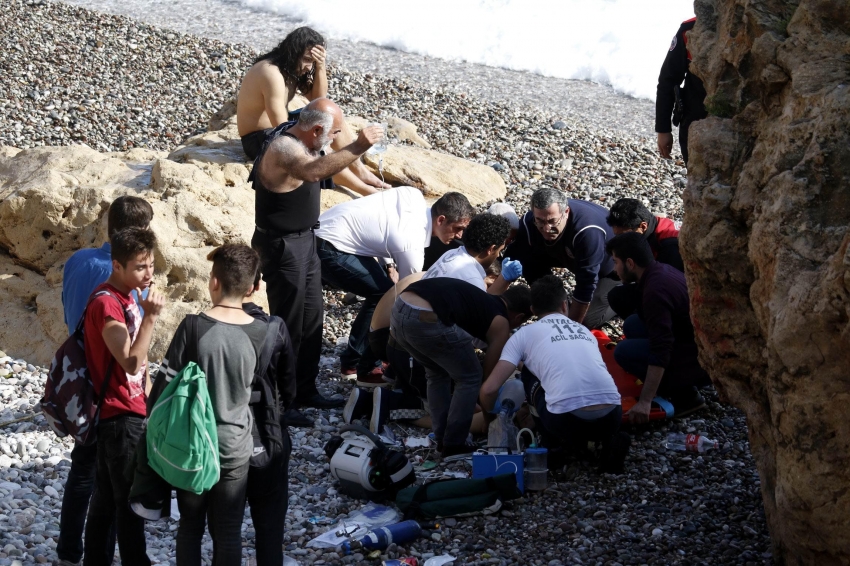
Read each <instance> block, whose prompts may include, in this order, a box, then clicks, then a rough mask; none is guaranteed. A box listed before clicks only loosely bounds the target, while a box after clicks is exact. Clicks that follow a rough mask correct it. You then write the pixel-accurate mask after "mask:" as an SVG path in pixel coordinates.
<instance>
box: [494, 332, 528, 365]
mask: <svg viewBox="0 0 850 566" xmlns="http://www.w3.org/2000/svg"><path fill="white" fill-rule="evenodd" d="M526 334H528V333H527V332H523V331H522V329H521V330H520V331H519V332H514V335H513V336H511V337H510V338H508V341H507V343H506V344H505V347H504V348H502V355H501V356H499V361H502V360H504V361H506V362H509V363H511V364H513V365H515V366H519V363H520V362H524V361H525V335H526Z"/></svg>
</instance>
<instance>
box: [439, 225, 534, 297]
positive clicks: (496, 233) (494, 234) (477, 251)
mask: <svg viewBox="0 0 850 566" xmlns="http://www.w3.org/2000/svg"><path fill="white" fill-rule="evenodd" d="M510 230H511V226H510V223H509V221H508V220H507V219H506V218H504V217H503V216H497V215H495V214H489V213H484V214H479V215H477V216H476V217H475V218H473V219H472V220H471V221H470V222H469V226H467V227H466V230H464V232H463V245H462V246H461V247H459V248H456V249H454V250H449V251H447V252H446V253H444V254H443V255H442V256H441V257H440V259H438V260H437V262H436V263H435V264H434V265H432V266H431V267H430V268H429V269H428V272H427V273H425V277H424V278H423V279H433V278H435V277H451V278H452V279H460V280H461V281H466V282H467V283H470V284H471V285H475V286H476V287H478V288H479V289H481V290H482V291H487V292H488V293H490V294H491V295H501V294H502V293H504V292H505V289H507V288H508V287H509V286H510V284H511V282H512V281H514V280H516V279H518V278H519V277H520V276H521V275H522V265H521V264H520V263H519V262H518V261H511V260H510V259H505V261H504V262H502V270H501V274H500V275H499V276H498V277H497V278H496V280H495V281H494V282H493V284H491V285H490V286H489V288H488V287H487V285H486V284H485V282H484V279H485V278H486V277H487V268H489V267H490V266H491V265H492V264H493V262H494V261H496V260H497V259H498V257H499V254H500V253H501V252H502V250H503V249H504V247H505V241H506V240H507V238H508V236H509V234H510Z"/></svg>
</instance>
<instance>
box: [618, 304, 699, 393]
mask: <svg viewBox="0 0 850 566" xmlns="http://www.w3.org/2000/svg"><path fill="white" fill-rule="evenodd" d="M623 334H625V335H626V339H625V340H623V341H621V342H620V343H619V344H617V347H616V348H615V349H614V359H615V360H616V361H617V363H618V364H620V366H621V367H622V368H623V369H624V370H626V371H627V372H629V373H630V374H632V375H636V376H637V377H639V378H640V379H645V377H646V370H647V369H648V368H649V333H648V332H647V330H646V325H644V323H643V321H642V320H641V319H640V317H639V316H638V315H636V314H633V315H631V316H630V317H629V318H627V319H626V320H625V322H624V323H623ZM685 369H686V371H685V372H684V373H683V370H682V367H681V366H677V367H673V366H672V365H671V366H670V367H668V368H667V369H666V370H665V371H664V377H662V379H661V383H660V384H659V386H658V391H656V394H657V395H659V396H661V397H664V398H665V399H667V400H668V401H671V402H673V404H674V405H675V404H676V403H675V401H676V399H677V398H680V397H682V396H684V397H691V396H693V391H694V386H695V385H708V384H709V383H710V381H708V379H707V377H704V375H705V372H704V371H703V370H702V369H701V368H700V367H699V365H696V366H695V367H694V368H693V369H692V371H687V368H685Z"/></svg>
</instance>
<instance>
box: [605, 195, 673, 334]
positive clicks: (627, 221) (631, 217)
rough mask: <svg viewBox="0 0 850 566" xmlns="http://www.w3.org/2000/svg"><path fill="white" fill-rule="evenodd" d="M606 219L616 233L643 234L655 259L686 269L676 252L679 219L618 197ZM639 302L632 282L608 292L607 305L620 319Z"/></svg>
mask: <svg viewBox="0 0 850 566" xmlns="http://www.w3.org/2000/svg"><path fill="white" fill-rule="evenodd" d="M606 221H607V223H608V226H610V227H611V230H613V232H614V234H616V235H619V234H625V233H626V232H637V233H638V234H642V235H643V238H644V240H646V243H647V244H649V247H650V249H651V250H652V255H653V256H654V257H655V259H656V260H657V261H660V262H661V263H666V264H667V265H670V266H672V267H675V268H676V269H678V270H679V271H682V272H684V271H685V264H684V262H683V261H682V255H681V254H680V253H679V226H681V223H680V222H674V221H672V220H670V219H669V218H661V217H658V216H654V215H653V214H652V213H651V212H649V210H648V209H647V208H646V207H645V206H644V205H643V203H642V202H641V201H639V200H638V199H634V198H621V199H620V200H618V201H617V202H615V203H614V206H612V207H611V211H610V212H609V213H608V218H607V219H606ZM639 302H640V296H639V295H638V292H637V285H636V284H634V283H624V284H623V285H618V286H616V287H614V288H613V289H611V292H609V293H608V304H609V305H610V306H611V308H612V309H613V310H614V312H616V313H617V316H619V317H621V318H623V319H625V318H627V317H628V316H629V315H630V314H632V313H634V312H635V309H636V308H637V305H638V303H639Z"/></svg>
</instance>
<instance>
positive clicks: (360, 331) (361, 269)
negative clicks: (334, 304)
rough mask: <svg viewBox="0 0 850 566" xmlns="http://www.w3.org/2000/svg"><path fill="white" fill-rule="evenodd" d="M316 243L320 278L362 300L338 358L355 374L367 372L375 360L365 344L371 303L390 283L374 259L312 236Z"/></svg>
mask: <svg viewBox="0 0 850 566" xmlns="http://www.w3.org/2000/svg"><path fill="white" fill-rule="evenodd" d="M316 244H317V245H316V251H317V253H318V255H319V260H320V261H321V262H322V281H324V282H325V283H328V284H330V285H333V286H334V287H338V288H340V289H342V290H343V291H346V292H348V293H354V294H356V295H360V296H361V297H365V299H366V300H365V301H363V303H362V305H361V306H360V312H358V313H357V317H355V319H354V321H353V322H352V323H351V332H350V333H349V336H348V346H346V348H345V352H343V353H342V355H340V357H339V361H340V363H341V364H342V367H343V368H350V367H356V368H357V374H358V375H362V374H365V373H369V372H370V371H372V369H373V368H374V367H375V366H376V365H377V362H378V358H377V357H376V356H375V355H374V353H373V352H372V348H370V347H369V325H370V323H371V322H372V314H373V313H374V312H375V306H376V305H377V304H378V301H380V300H381V297H383V296H384V293H386V292H387V291H389V290H390V288H392V286H393V282H392V280H391V279H390V278H389V277H388V276H387V274H386V272H385V271H384V268H383V267H381V265H380V264H378V262H377V261H375V258H372V257H366V256H359V255H354V254H348V253H345V252H341V251H339V250H338V249H336V248H335V247H334V246H333V244H331V243H330V242H328V241H326V240H323V239H321V238H316Z"/></svg>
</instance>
